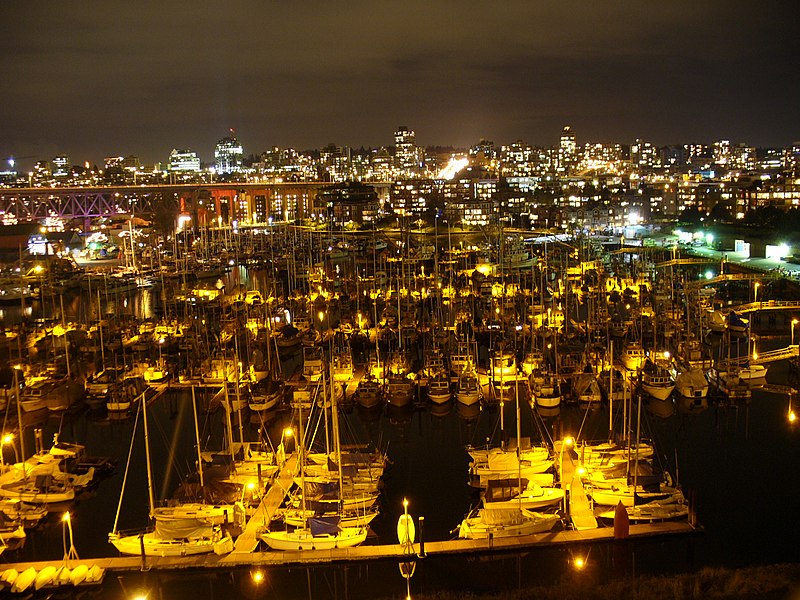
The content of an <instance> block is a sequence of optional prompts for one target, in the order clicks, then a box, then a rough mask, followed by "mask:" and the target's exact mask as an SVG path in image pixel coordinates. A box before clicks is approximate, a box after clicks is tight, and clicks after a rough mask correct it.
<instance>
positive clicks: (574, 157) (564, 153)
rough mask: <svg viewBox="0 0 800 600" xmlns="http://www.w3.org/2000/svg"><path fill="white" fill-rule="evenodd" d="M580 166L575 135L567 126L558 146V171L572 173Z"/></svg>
mask: <svg viewBox="0 0 800 600" xmlns="http://www.w3.org/2000/svg"><path fill="white" fill-rule="evenodd" d="M577 164H578V146H577V144H576V143H575V133H574V132H573V131H572V127H570V126H569V125H567V126H566V127H564V129H563V131H562V132H561V141H560V143H559V145H558V171H559V172H561V173H571V172H572V171H573V170H574V169H575V167H576V166H577Z"/></svg>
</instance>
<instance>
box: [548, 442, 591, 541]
mask: <svg viewBox="0 0 800 600" xmlns="http://www.w3.org/2000/svg"><path fill="white" fill-rule="evenodd" d="M573 452H574V450H573V448H572V446H571V445H570V446H567V445H565V444H564V442H563V441H558V442H556V444H555V448H554V450H553V455H554V456H556V457H558V458H557V465H558V470H559V473H560V480H561V487H562V489H564V490H565V491H566V492H567V498H568V499H569V501H568V503H567V508H568V517H569V518H570V520H571V521H572V525H573V527H574V528H575V530H576V531H584V532H585V531H588V530H593V529H597V519H596V518H595V516H594V512H593V511H592V505H591V503H590V502H589V498H588V497H587V496H586V490H584V489H583V482H582V481H581V478H580V477H576V476H575V466H576V464H575V461H574V460H573V458H572V453H573Z"/></svg>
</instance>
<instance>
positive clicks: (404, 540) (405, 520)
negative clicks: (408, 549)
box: [397, 514, 417, 546]
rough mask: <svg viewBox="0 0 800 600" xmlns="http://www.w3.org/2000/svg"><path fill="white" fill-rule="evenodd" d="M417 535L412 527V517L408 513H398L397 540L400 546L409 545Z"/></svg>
mask: <svg viewBox="0 0 800 600" xmlns="http://www.w3.org/2000/svg"><path fill="white" fill-rule="evenodd" d="M416 537H417V531H416V528H415V527H414V517H412V516H411V515H408V514H402V515H400V518H399V519H398V520H397V541H398V542H400V545H401V546H410V545H412V544H413V543H414V540H415V539H416Z"/></svg>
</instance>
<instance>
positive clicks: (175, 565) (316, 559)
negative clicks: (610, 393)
mask: <svg viewBox="0 0 800 600" xmlns="http://www.w3.org/2000/svg"><path fill="white" fill-rule="evenodd" d="M698 531H700V530H699V529H698V528H697V527H694V526H692V525H690V524H689V523H687V522H685V521H665V522H661V523H650V524H639V525H631V526H630V529H629V534H628V539H640V538H642V539H643V538H652V537H661V536H665V535H676V534H691V533H696V532H698ZM613 539H614V528H613V527H597V528H595V529H589V530H564V531H555V532H549V533H540V534H535V535H525V536H517V537H508V538H494V539H483V540H462V539H457V540H447V541H436V542H425V543H424V544H420V543H419V542H418V543H416V544H414V545H413V548H409V547H408V546H407V545H402V544H379V545H363V546H356V547H354V548H335V549H333V550H313V549H309V550H301V551H299V552H281V551H275V550H269V551H266V552H236V551H234V552H231V553H230V554H226V555H223V556H217V555H215V554H201V555H196V556H170V557H155V556H152V557H151V556H148V557H146V559H144V560H143V559H142V557H140V556H121V557H113V558H90V559H85V560H70V561H69V564H70V567H71V568H75V567H77V566H79V565H84V564H85V565H87V566H92V565H97V566H99V567H100V568H102V569H105V570H106V572H113V571H142V570H177V569H230V568H233V567H253V566H263V567H269V566H276V567H277V566H303V565H318V564H332V563H348V562H359V561H366V560H373V559H403V558H406V559H415V558H422V557H427V556H439V555H459V554H485V553H491V552H514V551H517V550H530V549H533V548H542V547H552V546H557V545H574V544H587V543H595V542H608V541H612V540H613ZM52 564H54V563H53V561H41V562H29V563H15V564H7V565H6V568H13V569H16V570H17V571H19V572H22V571H24V570H25V569H28V568H30V567H33V568H34V569H37V570H41V569H43V568H45V567H47V566H49V565H52Z"/></svg>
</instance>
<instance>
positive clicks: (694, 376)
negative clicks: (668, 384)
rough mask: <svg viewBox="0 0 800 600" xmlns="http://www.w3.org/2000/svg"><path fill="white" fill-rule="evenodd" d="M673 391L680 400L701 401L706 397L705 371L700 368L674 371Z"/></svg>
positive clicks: (706, 382) (706, 381)
mask: <svg viewBox="0 0 800 600" xmlns="http://www.w3.org/2000/svg"><path fill="white" fill-rule="evenodd" d="M674 377H675V391H677V392H678V395H679V396H681V397H682V398H689V399H692V400H695V401H702V400H703V399H705V398H706V396H707V395H708V379H707V378H706V373H705V370H704V369H703V368H701V367H690V368H688V369H680V368H678V369H676V372H675V376H674Z"/></svg>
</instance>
